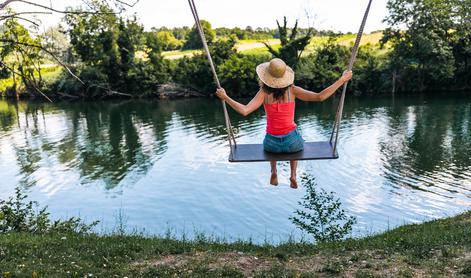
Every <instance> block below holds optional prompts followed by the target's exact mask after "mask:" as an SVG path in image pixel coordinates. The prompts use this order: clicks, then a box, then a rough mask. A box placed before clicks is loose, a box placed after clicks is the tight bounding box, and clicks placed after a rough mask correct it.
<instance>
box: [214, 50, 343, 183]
mask: <svg viewBox="0 0 471 278" xmlns="http://www.w3.org/2000/svg"><path fill="white" fill-rule="evenodd" d="M256 71H257V75H258V78H259V79H260V90H259V91H258V93H257V95H255V97H254V98H253V99H252V100H251V101H250V102H249V104H247V105H243V104H241V103H239V102H237V101H235V100H233V99H232V98H230V97H229V96H228V95H227V94H226V91H225V90H224V89H223V88H221V89H218V90H217V91H216V94H217V96H218V97H219V98H220V99H222V100H224V101H225V102H226V103H227V104H229V106H231V107H232V108H233V109H234V110H236V111H237V112H238V113H240V114H242V115H244V116H247V115H249V114H250V113H252V112H253V111H255V110H257V109H258V108H259V107H260V106H261V105H262V104H263V106H264V108H265V113H266V115H267V129H266V135H265V139H264V140H263V148H264V149H265V151H268V152H273V153H293V152H299V151H301V150H303V147H304V140H303V138H302V137H301V135H300V134H299V132H298V130H297V127H296V123H295V122H294V109H295V100H296V99H297V98H298V99H300V100H303V101H317V102H321V101H324V100H326V99H328V98H329V97H330V96H331V95H332V94H334V93H335V91H336V90H337V89H338V88H340V87H341V86H342V85H343V84H344V83H345V82H347V81H348V80H350V79H351V78H352V72H351V71H346V72H344V73H343V75H342V76H341V77H340V78H339V79H338V80H337V81H336V82H335V83H334V84H332V85H330V86H329V87H328V88H326V89H324V90H323V91H322V92H320V93H315V92H311V91H308V90H305V89H303V88H301V87H298V86H295V85H294V84H293V82H294V71H293V70H292V69H291V68H290V67H288V66H287V65H286V64H285V62H283V60H281V59H278V58H276V59H273V60H271V61H270V62H267V63H263V64H260V65H258V66H257V69H256ZM290 165H291V177H290V182H291V187H292V188H297V187H298V184H297V181H296V168H297V165H298V163H297V161H296V160H292V161H290ZM270 166H271V178H270V184H272V185H278V176H277V171H276V161H270Z"/></svg>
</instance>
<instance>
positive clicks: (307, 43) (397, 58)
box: [0, 0, 471, 98]
mask: <svg viewBox="0 0 471 278" xmlns="http://www.w3.org/2000/svg"><path fill="white" fill-rule="evenodd" d="M409 2H410V1H405V0H389V1H388V4H387V8H388V11H389V14H388V15H387V16H386V18H385V22H387V23H388V25H389V27H388V28H387V29H386V30H384V31H383V32H382V34H383V35H382V38H381V40H380V42H373V43H367V44H366V45H363V46H362V47H361V49H360V53H359V56H358V59H357V62H356V64H355V68H354V72H355V78H354V79H353V81H352V84H351V86H350V91H351V92H354V93H355V94H366V95H374V94H386V93H395V92H403V93H404V92H425V91H430V90H467V89H469V88H470V87H471V65H470V62H471V50H470V49H471V26H470V22H471V20H470V19H471V12H470V8H469V7H470V6H471V4H470V3H469V1H453V0H433V1H424V0H416V1H412V2H410V3H409ZM106 3H107V2H100V1H97V2H94V4H93V5H92V6H88V7H87V8H71V9H70V10H69V11H71V13H68V14H66V15H65V17H64V20H63V24H64V26H62V27H60V28H59V27H58V28H56V29H57V30H58V31H59V33H61V34H62V36H56V35H52V33H51V30H48V31H47V32H44V33H39V32H38V31H37V30H35V29H34V28H26V27H25V26H23V25H21V24H20V23H19V22H18V21H17V20H16V19H11V18H9V19H6V20H3V21H0V26H1V27H0V56H1V58H2V61H3V62H2V64H1V65H0V88H1V87H3V88H6V89H4V90H3V91H2V94H6V95H12V96H13V95H16V94H17V93H19V91H20V93H25V94H24V95H28V94H27V93H28V92H29V95H31V94H32V92H45V93H46V94H47V95H48V96H62V97H76V98H77V97H78V98H106V97H146V96H152V95H158V94H157V91H158V89H157V88H158V86H159V85H161V84H164V83H168V82H176V83H180V84H181V85H183V86H186V87H189V88H191V89H193V90H195V91H199V92H202V93H203V94H206V95H212V94H213V92H214V89H215V88H214V85H213V84H212V77H211V73H210V71H209V67H208V64H207V61H206V58H205V56H204V54H203V53H202V52H195V51H193V50H192V49H197V48H200V47H201V42H200V41H199V37H198V34H197V32H196V30H195V28H194V27H192V28H190V27H179V28H173V29H170V28H165V27H162V28H153V29H152V30H151V31H145V30H144V28H143V25H142V24H141V23H139V21H138V19H137V18H136V17H135V16H123V15H122V14H121V13H117V12H115V11H114V10H113V8H111V7H110V6H109V5H107V4H106ZM91 9H93V12H91V11H92V10H91ZM274 20H275V19H274ZM202 25H203V27H204V29H205V32H206V36H207V38H208V42H209V45H210V47H211V50H212V54H213V58H214V60H215V63H216V67H217V71H218V73H219V75H220V79H221V83H222V84H223V86H225V87H226V89H227V90H228V91H229V93H230V94H231V95H233V96H251V95H253V94H254V93H255V92H256V90H257V89H258V84H257V78H256V74H255V67H256V65H257V64H259V63H261V62H264V61H267V60H269V59H270V58H272V57H273V56H279V57H283V58H284V59H285V60H286V61H287V62H288V64H290V65H291V66H293V67H296V72H297V77H296V83H297V84H299V85H301V86H305V87H307V88H309V89H312V90H314V91H320V90H322V89H323V88H325V87H326V86H328V85H330V84H331V83H332V82H333V81H335V79H336V78H338V77H339V76H340V74H341V73H342V71H343V70H344V69H345V67H346V64H347V61H348V58H349V56H350V48H351V43H350V44H348V45H344V44H340V43H338V42H337V41H336V40H335V39H334V38H335V37H336V36H338V34H335V33H333V32H326V31H322V32H321V31H317V30H314V29H302V28H298V27H297V24H296V25H295V26H294V28H292V29H289V28H287V26H286V21H285V24H284V25H282V26H280V25H279V26H278V28H277V29H268V28H264V29H262V28H256V29H254V28H252V27H250V26H248V27H247V28H245V29H241V28H233V29H229V28H216V29H213V28H212V27H211V24H210V23H209V22H207V21H202ZM404 27H406V29H404ZM15 34H16V35H15ZM64 35H65V36H64ZM350 36H352V41H353V38H354V34H351V35H350ZM324 38H325V39H324ZM270 39H279V40H280V41H281V45H279V44H275V45H272V44H268V43H267V44H266V47H265V50H268V51H258V50H257V49H254V50H253V51H249V52H244V51H241V52H238V51H237V50H236V48H235V44H236V42H238V41H239V40H252V42H254V43H256V42H257V41H256V40H259V41H261V42H264V41H266V40H270ZM12 40H19V41H20V43H21V44H20V45H18V44H14V43H12ZM249 43H250V42H249ZM37 46H41V47H43V48H39V47H37ZM262 47H263V46H262ZM28 48H29V50H28ZM48 49H51V50H55V51H47V50H48ZM58 49H60V50H61V51H60V52H61V53H60V55H57V56H60V59H61V61H62V62H63V63H64V65H69V68H70V69H71V71H73V72H74V73H75V75H76V76H77V77H75V76H73V75H71V74H70V73H69V72H68V70H65V69H64V70H63V71H62V74H61V76H59V77H58V78H54V80H46V81H44V80H43V78H42V72H43V68H45V62H46V61H52V62H53V63H54V59H55V58H57V56H56V55H54V54H55V53H56V52H57V50H58ZM262 49H263V48H262ZM168 50H171V51H180V50H184V51H183V52H182V57H179V58H178V59H165V58H164V57H163V55H162V52H163V51H168ZM188 51H189V52H188ZM185 53H187V55H185ZM247 53H249V54H247ZM270 53H271V54H270ZM18 54H21V55H18ZM301 54H302V55H301ZM51 56H52V57H51ZM79 79H80V80H82V81H83V84H82V82H80V80H79Z"/></svg>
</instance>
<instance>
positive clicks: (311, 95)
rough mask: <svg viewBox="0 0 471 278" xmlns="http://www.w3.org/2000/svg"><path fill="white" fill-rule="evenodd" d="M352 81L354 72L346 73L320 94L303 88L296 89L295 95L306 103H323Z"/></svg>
mask: <svg viewBox="0 0 471 278" xmlns="http://www.w3.org/2000/svg"><path fill="white" fill-rule="evenodd" d="M350 79H352V71H345V72H344V73H343V75H342V77H340V78H339V79H338V80H337V81H335V83H334V84H332V85H330V86H329V87H327V88H326V89H324V90H323V91H322V92H320V93H315V92H312V91H308V90H305V89H303V88H301V87H298V86H295V87H294V95H295V96H296V97H297V98H299V99H301V100H304V101H317V102H321V101H324V100H326V99H328V98H329V97H330V96H332V95H333V94H334V93H335V91H337V89H338V88H340V87H341V86H342V85H343V84H345V82H347V81H348V80H350Z"/></svg>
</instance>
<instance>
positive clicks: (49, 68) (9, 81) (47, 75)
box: [0, 65, 63, 95]
mask: <svg viewBox="0 0 471 278" xmlns="http://www.w3.org/2000/svg"><path fill="white" fill-rule="evenodd" d="M62 71H63V68H62V67H60V66H57V65H44V67H43V68H41V77H42V79H43V81H44V82H45V83H53V82H54V81H55V80H57V78H59V76H60V75H61V73H62ZM35 76H36V77H38V76H39V74H38V73H37V72H36V73H35ZM15 79H16V84H17V86H18V89H20V90H21V84H22V81H21V78H20V77H19V76H15ZM13 84H14V80H13V77H9V78H5V79H0V95H1V94H4V93H5V91H6V90H7V89H8V88H11V87H12V86H13Z"/></svg>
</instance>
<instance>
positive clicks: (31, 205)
mask: <svg viewBox="0 0 471 278" xmlns="http://www.w3.org/2000/svg"><path fill="white" fill-rule="evenodd" d="M27 197H28V196H27V195H25V194H24V193H23V192H22V190H21V189H20V188H19V187H18V188H16V190H15V196H13V197H10V198H9V199H8V200H2V201H0V234H2V233H9V232H18V233H20V232H24V233H33V234H48V233H78V234H86V233H90V232H91V231H92V229H93V227H95V226H96V225H97V224H98V221H95V222H92V223H91V224H85V223H84V222H83V221H82V219H80V218H76V217H72V218H69V219H67V220H55V221H51V220H50V218H49V216H50V213H49V212H47V207H43V208H41V209H39V205H38V203H37V202H34V201H26V198H27Z"/></svg>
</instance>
